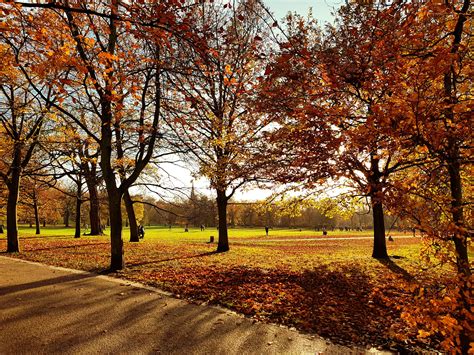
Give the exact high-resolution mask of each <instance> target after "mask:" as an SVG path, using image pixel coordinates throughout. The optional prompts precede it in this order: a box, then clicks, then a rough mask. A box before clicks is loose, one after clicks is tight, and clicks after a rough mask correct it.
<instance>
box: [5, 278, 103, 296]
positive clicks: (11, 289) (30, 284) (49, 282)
mask: <svg viewBox="0 0 474 355" xmlns="http://www.w3.org/2000/svg"><path fill="white" fill-rule="evenodd" d="M91 277H95V275H94V274H88V273H84V274H70V275H64V276H59V277H55V278H51V279H45V280H40V281H33V282H28V283H24V284H19V285H12V286H4V287H0V296H2V295H7V294H10V293H15V292H20V291H25V290H30V289H34V288H39V287H45V286H51V285H56V284H62V283H65V282H71V281H77V280H84V279H88V278H91Z"/></svg>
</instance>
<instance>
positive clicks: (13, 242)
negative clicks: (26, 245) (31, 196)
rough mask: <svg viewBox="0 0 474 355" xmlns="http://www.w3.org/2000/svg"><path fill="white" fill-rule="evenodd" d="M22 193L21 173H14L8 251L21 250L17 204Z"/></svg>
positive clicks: (10, 190) (9, 187)
mask: <svg viewBox="0 0 474 355" xmlns="http://www.w3.org/2000/svg"><path fill="white" fill-rule="evenodd" d="M19 193H20V174H19V172H18V174H14V175H12V179H11V181H10V183H9V184H8V201H7V253H17V252H19V251H20V243H19V240H18V224H17V223H18V222H17V205H18V196H19Z"/></svg>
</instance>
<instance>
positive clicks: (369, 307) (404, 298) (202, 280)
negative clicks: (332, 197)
mask: <svg viewBox="0 0 474 355" xmlns="http://www.w3.org/2000/svg"><path fill="white" fill-rule="evenodd" d="M32 233H34V230H28V229H24V228H22V229H21V231H20V234H21V236H22V238H21V240H20V247H21V249H22V252H21V253H20V254H14V255H13V256H14V257H19V258H22V259H28V260H33V261H39V262H44V263H47V264H52V265H57V266H63V267H69V268H75V269H82V270H88V271H94V272H107V267H108V265H109V255H110V254H109V253H110V251H109V249H110V246H109V239H108V237H107V236H101V237H90V236H83V237H81V238H80V239H74V238H72V234H73V229H72V228H71V229H64V228H63V229H61V228H46V229H43V233H44V235H42V236H34V235H33V234H32ZM321 234H322V233H321V232H316V231H308V230H303V231H301V232H300V231H299V230H270V236H269V237H266V236H265V231H264V230H262V229H230V231H229V235H230V237H229V239H230V247H231V250H230V251H229V252H227V253H222V254H217V253H214V250H215V248H216V246H215V244H210V243H207V242H208V241H209V236H210V235H214V236H215V237H216V240H217V231H216V230H214V229H213V230H212V231H211V230H209V229H208V230H205V231H203V232H201V231H200V230H196V229H191V230H190V232H187V233H185V232H184V230H183V229H182V228H177V227H175V228H172V229H171V231H169V230H168V228H153V227H148V228H147V229H146V233H145V239H144V240H143V241H141V242H140V243H128V242H125V260H126V264H127V267H126V269H124V270H123V271H121V272H117V273H114V274H113V275H114V276H118V277H122V278H126V279H129V280H133V281H139V282H142V283H145V284H148V285H153V286H156V287H159V288H162V289H165V290H168V291H170V292H172V293H174V294H175V295H176V296H177V297H183V298H187V299H189V300H191V301H193V302H197V303H203V302H204V303H212V304H220V305H223V306H225V307H228V308H231V309H233V310H235V311H237V312H240V313H243V314H245V315H248V316H251V317H254V318H256V319H260V320H264V321H269V322H275V323H279V324H285V325H287V326H290V327H296V328H298V329H300V330H303V331H307V332H314V333H317V334H319V335H322V336H325V337H328V338H331V339H332V340H333V341H335V342H339V343H343V344H352V343H356V344H363V345H369V344H370V345H376V346H383V347H387V348H390V347H391V348H393V349H400V348H406V347H408V348H410V347H412V346H421V347H422V348H425V349H426V348H430V347H437V346H438V345H439V343H440V342H441V341H442V340H443V339H442V337H440V336H439V334H435V333H433V334H430V335H429V336H427V335H426V334H425V333H422V335H423V337H420V336H419V334H418V331H419V329H418V327H419V326H418V327H413V329H411V328H410V327H407V326H406V324H405V323H404V322H403V321H402V320H401V319H400V317H401V314H402V313H403V312H406V309H404V307H405V306H406V307H410V306H411V305H412V304H413V302H414V295H416V294H417V293H418V292H419V290H420V289H421V288H424V289H427V288H429V287H431V286H432V285H440V284H443V283H444V282H446V283H447V282H449V279H450V277H452V275H453V273H452V271H451V270H450V269H449V268H448V267H439V266H438V267H434V266H432V265H429V264H427V263H426V260H425V259H424V258H420V256H419V255H420V248H422V242H421V239H420V238H412V237H409V236H404V238H397V234H394V235H395V236H394V239H395V240H394V242H387V244H388V250H389V255H390V256H391V257H392V259H391V260H390V261H383V262H382V261H377V260H374V259H372V258H371V257H370V255H371V249H372V241H371V239H370V238H369V237H370V234H371V232H370V231H364V232H339V231H337V232H336V231H334V232H329V236H328V237H327V238H322V235H321ZM331 237H334V238H335V239H334V240H331V239H330V238H331ZM363 237H367V239H361V238H363ZM318 238H320V239H321V240H318ZM344 238H345V239H344ZM127 239H128V236H127V231H125V233H124V240H125V241H126V240H127ZM305 239H306V240H305ZM5 244H6V242H5V237H4V236H2V237H0V249H1V250H5V249H6V245H5ZM430 285H431V286H430ZM428 330H429V329H428V328H427V329H426V331H427V332H428Z"/></svg>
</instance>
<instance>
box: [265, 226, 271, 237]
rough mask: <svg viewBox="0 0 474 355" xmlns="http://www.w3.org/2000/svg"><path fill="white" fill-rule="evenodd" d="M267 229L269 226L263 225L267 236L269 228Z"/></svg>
mask: <svg viewBox="0 0 474 355" xmlns="http://www.w3.org/2000/svg"><path fill="white" fill-rule="evenodd" d="M269 229H270V228H269V227H268V226H265V234H266V235H267V237H268V230H269Z"/></svg>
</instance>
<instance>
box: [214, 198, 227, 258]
mask: <svg viewBox="0 0 474 355" xmlns="http://www.w3.org/2000/svg"><path fill="white" fill-rule="evenodd" d="M227 202H228V198H227V196H226V194H225V191H219V190H218V191H217V212H218V216H219V242H218V244H217V252H218V253H222V252H226V251H229V236H228V232H227Z"/></svg>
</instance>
